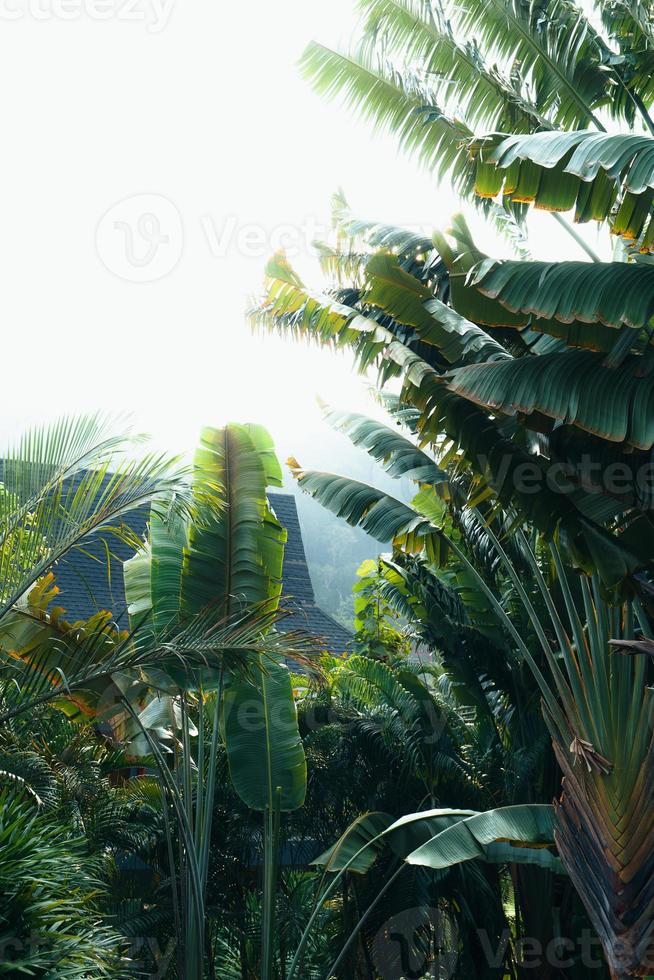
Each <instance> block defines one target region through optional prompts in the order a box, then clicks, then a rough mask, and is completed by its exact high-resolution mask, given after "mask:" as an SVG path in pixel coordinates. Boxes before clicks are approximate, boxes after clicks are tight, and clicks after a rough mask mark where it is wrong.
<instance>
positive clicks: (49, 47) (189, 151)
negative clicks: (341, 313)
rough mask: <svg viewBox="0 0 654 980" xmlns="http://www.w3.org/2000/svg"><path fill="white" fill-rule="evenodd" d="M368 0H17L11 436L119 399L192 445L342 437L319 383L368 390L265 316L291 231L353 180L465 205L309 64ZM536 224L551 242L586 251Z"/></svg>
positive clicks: (5, 313) (427, 210) (119, 404)
mask: <svg viewBox="0 0 654 980" xmlns="http://www.w3.org/2000/svg"><path fill="white" fill-rule="evenodd" d="M352 6H353V0H329V2H323V3H317V2H315V0H314V2H310V0H281V2H277V3H271V2H270V0H267V2H262V0H250V2H248V3H243V2H242V3H240V4H225V3H220V2H217V0H213V2H210V0H205V2H199V0H185V2H182V0H0V82H1V89H2V92H3V98H2V101H1V103H0V120H1V134H2V143H3V154H2V190H1V192H0V268H2V271H3V276H2V285H1V287H0V321H1V323H2V332H3V344H2V347H3V370H2V408H3V411H2V416H1V422H0V437H1V441H2V442H3V443H4V442H5V441H6V439H7V438H8V437H9V436H13V435H14V434H15V433H16V432H17V431H18V430H20V429H21V428H22V427H23V426H24V425H25V424H27V423H29V422H33V421H40V420H43V419H47V418H52V417H55V416H58V415H59V414H61V413H64V412H67V413H68V412H79V411H87V410H93V409H97V408H100V409H106V410H110V411H117V412H118V411H119V412H131V413H132V414H133V416H134V418H135V420H136V423H137V425H138V427H139V428H141V429H145V430H146V431H148V432H150V433H152V435H153V437H154V439H155V440H156V443H157V444H158V445H160V446H165V447H167V448H171V449H175V450H178V449H189V448H192V447H193V446H194V445H195V442H196V439H197V433H198V431H199V428H200V426H201V425H203V424H212V425H220V424H223V423H224V422H226V421H229V420H242V421H250V420H251V421H260V422H263V423H264V424H266V425H268V427H269V428H270V429H271V431H272V432H273V434H274V436H275V437H276V439H277V440H278V441H279V442H280V443H281V448H283V450H284V451H289V450H290V449H292V448H293V437H294V435H295V436H296V437H297V440H298V441H299V442H301V443H303V444H304V443H306V440H307V438H308V437H310V435H311V434H312V433H314V432H315V433H316V439H317V443H318V444H319V440H320V439H322V437H323V436H322V434H323V431H324V430H323V429H322V426H321V423H320V416H319V413H318V411H317V408H316V406H315V401H314V398H315V394H316V393H317V392H318V393H320V394H321V395H322V397H323V398H325V399H326V400H328V401H331V402H334V403H336V404H340V405H342V406H343V407H351V408H352V409H361V408H365V407H367V405H368V400H367V397H366V395H365V393H364V389H363V385H362V383H361V381H360V380H359V379H358V378H356V376H353V375H352V373H351V370H350V366H349V360H348V358H347V356H343V357H340V358H337V357H329V356H328V355H327V354H326V353H325V352H323V351H317V350H308V349H306V348H301V347H298V346H295V345H293V344H291V343H284V342H283V341H281V340H278V339H276V338H265V339H262V338H261V337H252V336H251V335H250V332H249V328H248V327H247V326H246V324H245V322H244V318H243V310H244V307H245V305H246V299H247V296H248V294H250V293H252V292H254V291H256V290H257V289H258V287H259V284H260V282H261V278H262V272H263V267H264V263H265V260H266V257H267V256H268V255H269V254H270V252H271V251H272V250H273V249H274V247H275V246H276V244H279V238H277V240H275V235H277V236H278V235H279V234H280V233H281V232H285V234H286V241H287V242H289V241H291V242H294V243H295V247H297V246H298V244H299V246H300V249H301V251H303V252H305V253H306V252H307V251H308V248H307V242H306V238H307V234H308V235H309V236H310V235H311V234H312V232H311V231H310V230H309V232H308V233H307V232H306V231H305V230H304V229H305V228H306V227H307V226H308V225H311V224H313V226H314V228H315V227H316V226H317V227H320V226H321V225H322V226H326V225H327V224H328V221H329V199H330V195H331V193H332V192H333V191H334V190H335V189H336V188H337V187H338V186H339V185H341V186H342V187H343V188H344V190H345V192H346V195H347V196H348V198H349V201H350V204H351V205H352V207H353V209H354V210H355V211H356V212H357V213H360V214H362V215H366V216H370V217H374V218H377V219H379V220H384V221H388V222H393V223H398V224H412V225H415V224H418V225H422V226H424V227H425V230H428V229H429V228H430V227H432V226H436V225H445V224H446V223H447V219H448V215H449V214H450V213H451V212H452V210H453V209H454V208H455V202H454V201H453V200H452V198H451V196H450V195H449V193H448V192H447V190H439V189H438V188H437V187H436V186H435V185H434V183H433V181H432V180H430V179H429V177H428V176H427V175H426V174H424V173H422V172H421V171H419V170H418V168H417V166H416V165H414V164H413V163H412V162H411V161H409V160H407V159H405V158H401V157H399V156H397V155H396V154H395V152H394V149H393V142H392V141H387V140H383V139H381V138H379V139H375V138H373V137H371V135H370V133H369V131H368V129H367V127H366V126H365V124H363V123H359V122H357V121H356V120H355V119H354V118H353V116H352V115H349V114H347V113H345V112H344V111H343V110H342V109H339V108H338V107H337V106H329V105H326V104H324V103H323V102H321V101H320V100H319V99H318V98H317V97H316V96H314V95H313V94H312V93H311V92H310V90H309V89H308V87H307V86H306V84H305V83H304V82H303V81H302V79H301V78H300V77H299V74H298V71H297V69H296V61H297V58H298V56H299V54H300V52H301V50H302V48H303V46H304V45H305V43H306V42H307V41H308V40H309V39H310V38H311V37H312V36H313V37H317V38H319V39H321V40H325V41H334V40H336V38H337V36H338V33H339V32H342V33H346V32H347V25H348V23H349V19H350V10H351V7H352ZM162 198H163V200H162ZM121 201H122V202H125V203H124V204H122V205H121V206H120V207H119V208H116V209H114V205H116V204H117V202H121ZM110 209H111V210H110ZM107 212H109V213H108V214H107ZM148 214H153V215H154V216H155V218H156V220H158V221H159V228H158V229H157V228H156V227H153V225H152V224H151V222H150V219H149V218H147V215H148ZM105 215H107V216H106V217H104V218H103V216H105ZM143 215H146V217H145V218H143V217H142V216H143ZM139 219H141V224H140V225H139V224H138V221H139ZM536 223H537V226H538V229H539V230H538V232H537V235H536V240H537V242H538V250H539V256H540V257H543V258H553V259H554V258H564V257H565V258H567V257H574V258H577V257H581V254H580V253H579V251H578V249H577V247H576V246H575V245H574V243H572V242H568V241H567V239H565V238H564V237H562V235H561V233H560V232H559V231H558V229H557V228H556V226H555V224H554V222H553V221H551V219H549V218H547V216H540V217H539V218H538V219H537V222H536ZM141 233H143V234H144V235H145V238H144V237H142V235H141ZM289 233H290V237H289ZM157 234H161V235H163V236H166V237H167V242H165V243H164V244H161V245H159V248H158V249H155V253H156V254H155V257H154V259H153V260H152V262H147V258H148V248H149V242H150V241H151V240H152V238H153V235H154V237H155V241H156V236H157ZM313 234H315V232H313ZM130 235H132V236H133V249H132V252H131V253H128V252H126V245H128V244H129V242H128V237H129V236H130ZM480 244H481V245H482V246H483V245H484V242H483V240H482V241H480ZM488 247H489V250H493V247H494V245H493V244H492V243H491V244H490V245H489V246H488ZM99 253H100V254H99ZM130 254H131V256H132V257H133V259H134V260H135V264H134V263H132V264H130V261H129V256H130ZM175 260H178V261H177V262H176V264H175ZM297 261H298V264H299V265H300V266H302V265H303V264H304V265H306V256H305V257H304V258H303V257H302V256H300V258H299V259H298V260H297ZM139 263H140V264H139ZM107 265H108V266H110V267H111V268H112V269H113V270H114V271H113V272H112V271H109V269H108V268H107V267H106V266H107ZM171 265H174V267H173V268H171V269H170V270H169V271H168V267H169V266H171ZM167 271H168V274H166V275H163V277H162V278H159V279H157V280H156V281H153V282H138V281H127V280H126V279H125V278H121V277H120V276H121V275H125V274H126V275H127V276H129V277H130V278H131V279H138V278H149V277H151V276H152V275H154V274H155V273H166V272H167ZM116 272H117V273H118V275H117V274H116ZM316 284H318V282H317V283H316Z"/></svg>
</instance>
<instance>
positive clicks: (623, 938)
mask: <svg viewBox="0 0 654 980" xmlns="http://www.w3.org/2000/svg"><path fill="white" fill-rule="evenodd" d="M554 748H555V751H556V755H557V758H558V761H559V765H560V766H561V769H562V771H563V773H564V779H563V789H562V794H561V798H560V800H559V801H558V802H557V803H556V804H555V808H556V814H557V824H558V826H557V830H556V843H557V847H558V849H559V853H560V855H561V860H562V861H563V864H564V865H565V868H566V870H567V872H568V874H569V875H570V879H571V881H572V884H573V885H574V887H575V889H576V891H577V894H578V895H579V897H580V898H581V900H582V902H583V904H584V906H585V908H586V912H587V914H588V917H589V919H590V920H591V922H592V924H593V927H594V928H595V931H596V932H597V935H598V937H599V939H600V942H601V944H602V949H603V951H604V956H605V958H606V962H607V964H608V966H609V969H610V971H611V977H612V978H613V980H630V978H633V977H647V976H649V975H650V974H651V973H654V779H652V772H651V765H649V764H648V765H647V766H643V768H642V772H641V778H640V779H636V780H634V782H633V784H629V783H628V784H627V789H626V792H625V790H624V788H623V787H624V782H623V783H622V784H621V783H620V777H621V776H622V774H621V773H619V772H617V773H616V774H615V778H614V775H613V772H611V773H609V774H608V775H606V774H604V773H603V772H600V771H597V770H596V769H594V768H593V769H591V771H588V768H587V767H586V766H585V765H583V764H577V765H574V763H572V762H571V755H570V753H569V752H566V751H565V749H563V748H562V747H561V746H560V745H559V744H558V743H557V741H556V740H555V741H554ZM647 761H648V763H651V756H650V757H649V758H648V760H647ZM621 790H622V792H621Z"/></svg>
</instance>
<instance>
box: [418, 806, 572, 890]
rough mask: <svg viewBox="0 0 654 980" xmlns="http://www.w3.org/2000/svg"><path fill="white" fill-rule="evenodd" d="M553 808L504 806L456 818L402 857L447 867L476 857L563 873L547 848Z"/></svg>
mask: <svg viewBox="0 0 654 980" xmlns="http://www.w3.org/2000/svg"><path fill="white" fill-rule="evenodd" d="M554 820H555V818H554V808H553V807H552V806H541V805H539V804H529V805H524V806H508V807H502V808H500V809H498V810H489V811H487V812H486V813H477V814H475V815H474V816H471V817H467V818H466V819H464V820H459V821H458V822H457V823H455V824H454V825H453V826H451V827H448V828H447V829H445V830H443V831H441V832H440V833H438V834H437V835H436V836H435V837H433V838H432V839H431V840H430V841H428V842H427V843H426V844H423V845H422V846H421V847H418V848H417V849H416V850H414V851H412V852H411V854H409V855H408V856H407V858H406V860H407V861H408V863H409V864H420V865H425V866H426V867H429V868H449V867H451V866H452V865H453V864H460V863H461V862H462V861H471V860H473V859H474V858H480V859H481V860H483V861H491V862H493V863H501V864H504V863H515V864H537V865H538V866H539V867H542V868H547V869H548V870H550V871H555V872H558V873H564V869H563V865H562V864H561V862H560V860H559V859H558V858H557V857H556V856H555V855H554V854H553V853H552V852H551V851H550V850H549V849H548V848H550V847H552V846H553V845H554Z"/></svg>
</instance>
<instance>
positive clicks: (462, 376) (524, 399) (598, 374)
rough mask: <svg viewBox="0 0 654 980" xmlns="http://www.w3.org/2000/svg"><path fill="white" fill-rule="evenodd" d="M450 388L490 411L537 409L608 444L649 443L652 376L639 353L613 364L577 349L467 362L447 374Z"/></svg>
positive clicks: (653, 434)
mask: <svg viewBox="0 0 654 980" xmlns="http://www.w3.org/2000/svg"><path fill="white" fill-rule="evenodd" d="M450 387H451V389H452V391H455V392H457V393H458V394H460V395H463V396H464V397H465V398H469V399H470V400H471V401H474V402H476V403H477V404H478V405H483V406H485V407H486V408H488V409H492V410H493V411H501V412H504V413H505V414H515V413H516V412H520V413H523V414H524V415H527V416H529V415H531V414H532V413H534V412H540V413H541V414H543V415H547V416H549V418H551V419H558V420H560V421H562V422H565V423H571V424H573V425H576V426H578V427H579V428H580V429H583V430H584V431H586V432H590V433H592V434H593V435H595V436H598V437H599V438H601V439H607V440H609V441H611V442H617V443H626V444H627V445H631V446H633V447H635V448H637V449H650V448H651V446H652V445H653V444H654V374H653V373H652V369H651V368H649V370H648V371H647V372H645V366H644V362H643V359H642V358H639V357H629V358H627V359H626V360H625V361H624V363H622V364H621V365H620V366H619V367H616V368H612V367H607V366H606V363H605V361H604V360H603V358H602V356H601V355H599V354H596V353H594V352H591V351H581V350H580V351H566V352H564V353H556V354H544V355H542V356H541V357H523V358H519V359H517V360H514V361H508V362H501V363H495V364H481V365H469V366H467V367H463V368H459V369H458V370H457V371H455V372H454V373H453V375H452V380H451V382H450Z"/></svg>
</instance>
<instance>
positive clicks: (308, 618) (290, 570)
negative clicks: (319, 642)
mask: <svg viewBox="0 0 654 980" xmlns="http://www.w3.org/2000/svg"><path fill="white" fill-rule="evenodd" d="M268 500H269V501H270V504H271V506H272V508H273V510H274V511H275V513H276V515H277V518H278V520H279V521H280V523H281V524H283V525H284V527H285V528H286V531H287V534H288V539H287V541H286V550H285V552H284V570H283V573H282V577H283V579H284V590H283V591H284V596H285V597H286V598H287V600H288V607H289V608H292V609H293V610H294V612H293V615H291V616H289V617H288V618H286V619H285V620H284V622H283V628H285V629H289V630H290V629H302V630H305V631H306V632H307V633H310V634H311V635H312V636H315V637H324V639H325V640H326V641H327V642H326V648H327V649H328V650H329V651H330V652H331V653H343V652H344V651H345V650H351V649H352V634H351V633H350V632H349V630H346V629H345V627H344V626H341V624H340V623H338V622H337V621H336V620H335V619H333V618H332V617H331V616H330V615H328V613H326V612H324V610H322V609H321V608H320V606H318V605H317V603H316V597H315V595H314V592H313V585H312V582H311V573H310V572H309V565H308V564H307V558H306V555H305V553H304V542H303V541H302V529H301V527H300V519H299V517H298V513H297V505H296V503H295V497H293V496H292V494H290V493H271V494H269V495H268Z"/></svg>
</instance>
